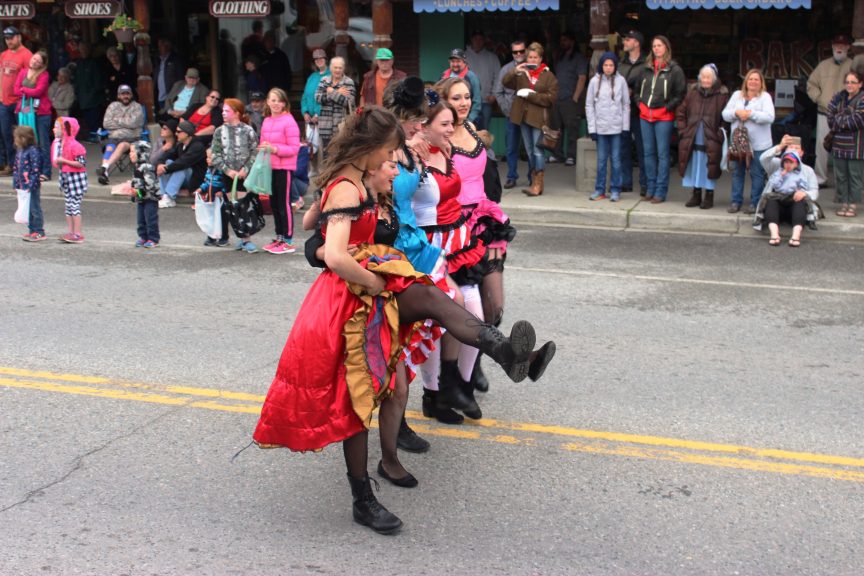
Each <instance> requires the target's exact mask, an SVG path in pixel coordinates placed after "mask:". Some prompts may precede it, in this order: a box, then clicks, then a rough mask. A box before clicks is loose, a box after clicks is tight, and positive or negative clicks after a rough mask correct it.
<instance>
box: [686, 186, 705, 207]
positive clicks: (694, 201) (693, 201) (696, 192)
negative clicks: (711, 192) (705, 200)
mask: <svg viewBox="0 0 864 576" xmlns="http://www.w3.org/2000/svg"><path fill="white" fill-rule="evenodd" d="M700 204H702V189H701V188H694V189H693V195H692V196H691V197H690V200H688V201H687V202H686V203H685V204H684V206H686V207H687V208H695V207H696V206H699V205H700Z"/></svg>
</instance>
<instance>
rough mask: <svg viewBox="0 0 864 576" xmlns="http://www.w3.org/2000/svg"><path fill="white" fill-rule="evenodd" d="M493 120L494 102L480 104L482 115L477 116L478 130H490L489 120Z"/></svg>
mask: <svg viewBox="0 0 864 576" xmlns="http://www.w3.org/2000/svg"><path fill="white" fill-rule="evenodd" d="M491 121H492V104H489V103H488V102H483V104H481V105H480V115H479V116H477V122H476V124H477V130H488V129H489V122H491Z"/></svg>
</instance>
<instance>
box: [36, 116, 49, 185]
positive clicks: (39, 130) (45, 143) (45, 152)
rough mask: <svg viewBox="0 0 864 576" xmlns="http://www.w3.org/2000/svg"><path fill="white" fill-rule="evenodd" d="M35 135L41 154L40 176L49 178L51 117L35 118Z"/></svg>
mask: <svg viewBox="0 0 864 576" xmlns="http://www.w3.org/2000/svg"><path fill="white" fill-rule="evenodd" d="M36 135H37V136H38V138H39V151H40V152H42V175H43V176H47V177H48V178H51V141H52V136H51V115H50V114H45V115H43V116H38V115H37V116H36Z"/></svg>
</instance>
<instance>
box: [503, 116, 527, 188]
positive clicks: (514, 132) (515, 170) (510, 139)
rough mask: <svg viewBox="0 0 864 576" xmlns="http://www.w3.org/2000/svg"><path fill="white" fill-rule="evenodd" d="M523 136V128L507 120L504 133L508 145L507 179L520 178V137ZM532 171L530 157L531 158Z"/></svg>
mask: <svg viewBox="0 0 864 576" xmlns="http://www.w3.org/2000/svg"><path fill="white" fill-rule="evenodd" d="M521 136H522V128H520V127H519V124H514V123H513V122H510V120H507V132H505V134H504V143H505V144H506V146H507V179H508V180H518V179H519V138H520V137H521ZM529 173H530V158H529Z"/></svg>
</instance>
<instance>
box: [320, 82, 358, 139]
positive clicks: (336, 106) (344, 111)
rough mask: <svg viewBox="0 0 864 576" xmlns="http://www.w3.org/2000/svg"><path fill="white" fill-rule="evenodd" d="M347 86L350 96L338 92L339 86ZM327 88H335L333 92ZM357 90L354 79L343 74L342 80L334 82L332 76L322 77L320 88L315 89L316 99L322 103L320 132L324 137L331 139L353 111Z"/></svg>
mask: <svg viewBox="0 0 864 576" xmlns="http://www.w3.org/2000/svg"><path fill="white" fill-rule="evenodd" d="M342 87H345V88H347V89H348V92H349V93H350V95H349V96H345V95H344V94H340V93H339V92H337V90H338V89H339V88H342ZM327 88H333V92H331V93H329V94H328V93H327ZM356 95H357V90H356V88H355V87H354V81H353V80H351V78H349V77H347V76H343V77H342V80H341V81H340V82H337V83H336V84H333V79H332V77H331V76H325V77H323V78H321V82H319V83H318V90H316V91H315V101H316V102H318V103H319V104H321V113H320V114H319V115H318V134H319V135H320V136H321V138H322V139H324V140H327V141H328V142H329V141H330V139H331V138H333V134H334V133H335V132H336V128H337V127H338V126H339V124H340V123H341V122H342V120H344V119H345V116H347V115H348V114H350V113H351V110H352V109H353V108H354V103H355V102H356V97H357V96H356Z"/></svg>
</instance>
